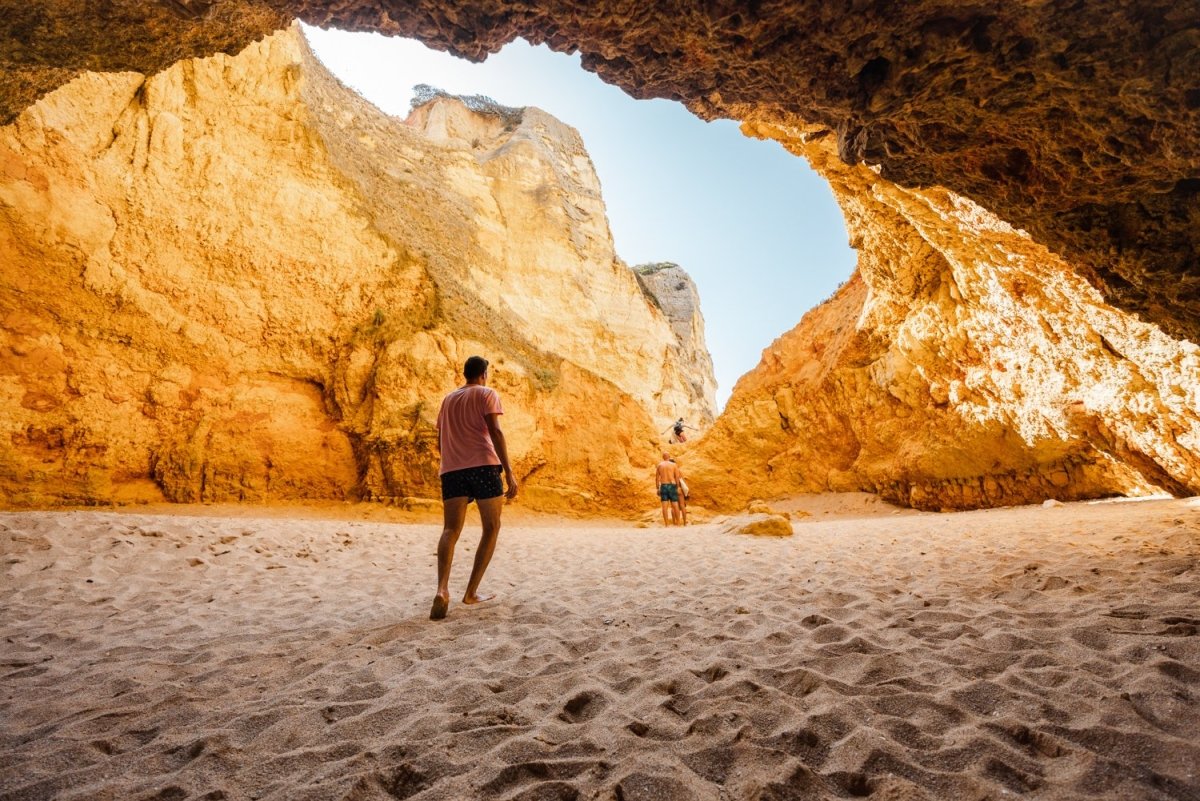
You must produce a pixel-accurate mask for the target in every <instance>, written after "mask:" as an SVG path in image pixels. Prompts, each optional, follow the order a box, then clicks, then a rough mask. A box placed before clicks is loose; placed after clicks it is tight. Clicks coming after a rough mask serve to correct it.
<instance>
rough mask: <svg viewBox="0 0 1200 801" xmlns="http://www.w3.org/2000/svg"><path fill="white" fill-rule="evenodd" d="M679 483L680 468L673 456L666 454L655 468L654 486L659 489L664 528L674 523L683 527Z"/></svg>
mask: <svg viewBox="0 0 1200 801" xmlns="http://www.w3.org/2000/svg"><path fill="white" fill-rule="evenodd" d="M679 481H680V475H679V468H678V467H676V466H675V463H674V462H672V461H671V454H669V453H664V454H663V455H662V461H661V462H659V463H658V466H657V467H656V468H654V485H655V487H657V489H658V499H659V500H660V501H662V515H663V525H664V526H669V525H671V523H672V521H674V523H675V525H677V526H680V525H683V518H682V514H681V512H680V511H679ZM668 514H669V515H670V516H669V517H668Z"/></svg>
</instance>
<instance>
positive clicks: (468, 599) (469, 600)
mask: <svg viewBox="0 0 1200 801" xmlns="http://www.w3.org/2000/svg"><path fill="white" fill-rule="evenodd" d="M495 597H496V596H495V595H480V594H479V593H475V594H474V595H464V596H463V603H464V604H481V603H483V602H484V601H490V600H492V599H493V598H495Z"/></svg>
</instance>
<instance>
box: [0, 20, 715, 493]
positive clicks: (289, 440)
mask: <svg viewBox="0 0 1200 801" xmlns="http://www.w3.org/2000/svg"><path fill="white" fill-rule="evenodd" d="M437 105H438V106H439V108H441V109H442V112H445V113H449V114H452V115H454V116H455V117H456V119H457V121H458V124H459V125H460V126H468V127H470V126H474V135H472V136H471V137H470V139H471V141H470V142H466V143H463V142H457V141H447V140H445V138H442V139H440V140H439V139H438V137H436V136H433V135H432V134H431V132H430V131H428V130H426V129H425V128H424V127H423V125H422V124H421V122H420V121H419V120H413V121H410V124H407V125H406V124H404V122H402V121H400V120H396V119H394V118H390V117H387V116H386V115H384V114H382V113H380V112H379V111H378V110H376V109H374V108H373V107H372V106H370V105H369V104H367V103H365V102H364V101H362V100H361V99H360V98H358V97H357V96H355V95H354V94H353V93H352V92H350V91H349V90H347V89H345V88H344V87H342V86H341V85H340V84H339V83H338V82H337V81H336V80H335V79H333V78H332V77H331V76H329V75H328V73H327V72H326V71H325V70H324V68H323V67H321V65H320V64H319V63H317V62H316V61H315V60H314V59H313V57H312V56H311V54H310V53H309V52H308V50H307V46H306V45H305V44H304V42H303V40H302V38H301V37H300V35H299V34H298V32H295V31H291V32H285V33H282V34H279V35H276V36H274V37H271V38H270V39H267V40H266V41H264V42H263V43H260V44H256V45H253V46H251V47H250V48H248V49H247V51H246V52H245V53H243V54H241V55H238V56H236V57H229V56H215V57H212V58H210V59H203V60H197V61H184V62H180V63H179V64H176V65H175V66H173V67H171V68H170V69H168V70H166V71H165V72H163V73H160V74H158V75H156V76H154V77H152V78H146V77H145V76H143V75H140V74H137V73H120V74H95V73H88V74H85V75H83V76H81V77H80V78H78V79H76V80H75V81H74V82H72V83H71V84H69V85H68V86H66V87H63V88H62V89H61V90H59V91H57V92H55V93H53V94H52V95H50V96H48V97H46V98H45V99H44V100H42V101H40V102H39V103H38V104H36V105H35V106H33V107H31V108H30V109H28V110H27V111H26V112H25V113H24V114H22V115H21V116H20V117H19V118H18V119H17V120H16V122H15V123H13V124H12V125H10V126H7V127H6V128H3V129H0V265H3V269H2V271H0V394H2V395H3V396H4V401H5V402H4V404H3V406H2V407H0V408H2V409H3V412H2V414H0V497H2V498H3V499H4V501H5V503H6V505H15V506H36V505H47V504H58V503H107V502H113V501H118V502H119V501H133V500H159V499H166V500H171V501H218V500H246V501H255V502H269V501H272V500H279V499H297V498H303V499H340V498H355V497H366V498H384V499H396V500H398V501H399V502H404V503H411V502H414V501H413V500H412V499H414V498H430V497H437V475H436V473H437V461H436V449H435V442H434V429H433V421H434V419H435V417H436V413H437V408H438V403H439V402H440V398H441V397H442V395H443V394H444V393H445V392H447V391H449V390H450V389H452V388H453V387H454V386H455V385H456V384H458V383H460V381H461V379H460V376H459V371H460V370H461V365H462V362H463V361H464V360H465V359H466V357H467V356H469V355H471V354H473V353H481V354H484V355H486V356H487V357H488V358H490V359H491V360H492V362H493V365H494V371H493V377H492V385H493V386H495V387H497V388H498V389H499V390H500V392H501V394H502V397H503V399H504V401H505V404H506V407H507V412H508V413H507V414H506V416H505V419H504V425H505V428H506V431H507V433H508V438H509V442H510V443H511V446H510V447H511V451H510V452H511V455H512V456H513V458H514V462H515V465H514V466H515V468H516V471H517V473H518V476H519V477H521V478H522V479H523V480H524V481H525V482H526V484H527V486H526V489H525V493H524V495H525V501H526V503H528V504H530V505H532V506H534V507H537V508H550V509H562V510H567V511H576V512H585V511H597V510H613V509H616V510H620V509H623V508H627V507H628V506H629V504H630V500H629V489H630V487H632V486H634V485H636V486H637V487H639V488H642V485H644V484H645V474H646V472H647V471H648V470H649V469H650V463H649V462H648V461H646V460H647V459H648V458H649V457H648V456H647V455H645V454H649V453H650V452H651V451H652V450H653V443H652V439H653V436H654V432H655V431H657V430H658V429H660V428H661V427H662V426H663V425H665V424H666V423H665V422H664V421H665V420H669V419H673V417H674V416H675V414H676V413H678V414H689V415H692V416H696V417H700V416H702V415H703V414H704V413H707V414H708V415H709V416H710V417H711V408H712V398H711V397H707V398H705V397H702V396H699V395H697V394H696V393H695V390H694V388H693V387H692V386H691V385H690V384H685V383H683V382H681V381H679V380H678V377H677V376H673V375H671V374H668V373H664V371H663V369H662V365H663V364H664V363H665V362H667V361H669V360H670V358H669V357H670V355H671V354H673V353H675V352H677V351H678V349H679V348H680V347H681V345H680V343H679V341H678V340H677V338H676V337H675V335H674V334H673V333H672V330H671V322H670V321H669V320H668V319H667V318H666V317H665V315H663V314H662V312H661V311H659V310H658V309H657V308H656V307H655V306H654V304H653V303H651V302H649V301H648V300H647V299H646V298H645V296H644V295H643V293H642V290H641V288H640V287H639V285H638V283H637V280H636V278H635V276H634V275H633V273H632V271H630V270H629V269H628V268H627V267H626V266H625V265H624V264H623V263H621V262H620V261H619V259H617V258H616V256H615V254H614V253H613V252H612V242H611V236H610V235H609V233H608V229H607V222H606V220H605V217H604V208H603V202H602V200H601V199H600V196H599V186H598V182H596V180H595V175H594V173H592V172H591V166H590V162H589V161H588V160H587V156H586V152H585V151H583V150H582V144H581V143H580V142H579V141H578V136H577V135H576V134H574V132H573V131H571V130H570V129H569V128H567V127H566V126H564V125H562V124H561V123H559V122H558V121H557V120H553V118H550V117H548V116H547V115H544V114H541V112H537V111H536V110H530V111H529V113H527V114H524V115H523V116H521V117H520V120H519V122H518V123H517V124H516V125H514V126H513V128H512V129H511V130H508V131H504V130H496V129H494V126H493V123H494V120H493V119H492V118H490V117H488V116H486V115H483V116H480V115H476V114H473V113H470V112H467V111H466V110H465V109H464V108H462V107H461V106H456V104H455V103H454V102H453V101H448V100H439V101H437ZM442 112H439V113H442ZM564 164H569V165H573V166H572V170H573V172H572V173H571V174H570V175H564V173H563V165H564ZM518 181H523V182H524V183H521V184H520V185H514V182H518ZM522 269H526V270H527V272H525V273H522V272H521V270H522ZM551 279H552V280H551ZM580 298H584V299H586V301H581V300H580ZM633 332H636V337H634V336H633V335H632V333H633ZM633 340H636V341H633ZM677 410H679V411H678V412H677Z"/></svg>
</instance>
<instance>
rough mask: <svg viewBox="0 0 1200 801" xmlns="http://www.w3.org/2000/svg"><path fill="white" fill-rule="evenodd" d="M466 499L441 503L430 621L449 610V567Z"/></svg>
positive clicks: (451, 562)
mask: <svg viewBox="0 0 1200 801" xmlns="http://www.w3.org/2000/svg"><path fill="white" fill-rule="evenodd" d="M469 504H470V500H469V499H468V498H450V499H449V500H447V501H443V502H442V538H441V539H440V540H438V550H437V571H438V586H437V594H436V595H434V596H433V608H432V609H431V610H430V611H429V619H430V620H441V619H442V618H444V617H445V616H446V610H448V609H449V608H450V565H451V564H453V562H454V546H455V544H456V543H457V542H458V535H459V534H461V533H462V528H463V523H464V522H466V519H467V506H468V505H469Z"/></svg>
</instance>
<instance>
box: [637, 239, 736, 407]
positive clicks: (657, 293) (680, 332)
mask: <svg viewBox="0 0 1200 801" xmlns="http://www.w3.org/2000/svg"><path fill="white" fill-rule="evenodd" d="M633 272H634V275H636V276H637V279H638V283H639V284H641V286H642V290H643V291H644V292H645V293H646V294H647V295H648V296H649V297H650V299H651V302H652V303H654V305H655V306H657V307H658V308H659V309H661V310H662V312H663V314H665V315H667V319H668V320H670V321H671V330H672V331H674V332H675V338H676V339H677V340H678V341H679V347H678V348H676V349H675V351H674V352H673V353H672V354H671V356H670V357H669V361H668V363H667V364H666V365H664V370H665V371H668V372H671V373H677V374H678V376H679V377H678V381H679V382H680V383H684V382H687V383H689V384H691V386H692V394H693V395H694V396H695V397H697V398H705V399H712V398H714V397H716V392H717V384H716V379H715V378H714V377H713V363H712V356H711V355H710V354H709V352H708V345H707V344H705V342H704V315H703V314H701V313H700V293H699V291H698V290H697V289H696V284H695V282H693V281H692V277H691V276H690V275H688V274H687V271H685V270H684V269H683V268H682V267H680V266H679V265H678V264H675V263H673V262H657V263H653V264H639V265H638V266H636V267H634V268H633ZM701 411H702V412H703V410H701ZM688 419H689V420H690V419H691V418H688ZM712 421H713V418H712V415H711V414H709V415H702V416H701V417H699V418H696V419H695V420H694V421H692V422H694V423H695V424H696V425H698V426H699V427H700V428H701V429H704V428H707V427H708V426H709V425H710V424H711V423H712Z"/></svg>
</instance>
